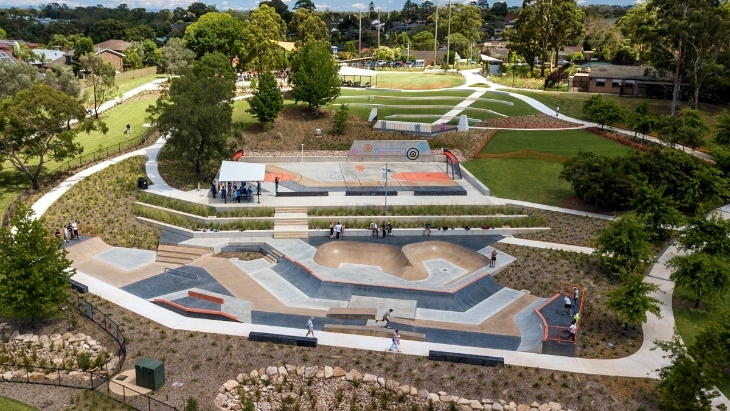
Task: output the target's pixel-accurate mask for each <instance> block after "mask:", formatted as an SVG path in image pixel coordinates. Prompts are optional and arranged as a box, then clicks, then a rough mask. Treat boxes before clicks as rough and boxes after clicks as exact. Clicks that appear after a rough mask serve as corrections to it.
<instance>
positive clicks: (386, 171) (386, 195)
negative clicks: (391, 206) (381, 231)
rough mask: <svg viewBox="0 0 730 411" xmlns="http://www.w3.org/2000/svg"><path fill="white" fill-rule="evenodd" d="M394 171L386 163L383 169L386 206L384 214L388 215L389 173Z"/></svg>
mask: <svg viewBox="0 0 730 411" xmlns="http://www.w3.org/2000/svg"><path fill="white" fill-rule="evenodd" d="M389 172H391V173H392V172H393V170H391V169H389V168H388V163H385V168H384V169H383V177H385V208H383V215H384V216H387V215H388V173H389Z"/></svg>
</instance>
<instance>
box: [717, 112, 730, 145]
mask: <svg viewBox="0 0 730 411" xmlns="http://www.w3.org/2000/svg"><path fill="white" fill-rule="evenodd" d="M715 128H716V129H717V134H715V142H716V143H717V144H720V145H722V146H726V147H727V146H730V113H728V112H727V110H723V111H722V113H720V115H719V116H717V125H716V126H715Z"/></svg>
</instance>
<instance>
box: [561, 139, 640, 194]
mask: <svg viewBox="0 0 730 411" xmlns="http://www.w3.org/2000/svg"><path fill="white" fill-rule="evenodd" d="M560 178H561V179H563V180H566V181H567V182H569V183H570V186H571V187H572V188H573V191H574V192H575V194H576V195H577V196H578V197H580V199H581V200H583V201H584V202H586V203H589V204H595V205H597V206H599V207H603V208H618V207H624V206H625V205H626V204H628V202H629V201H630V200H631V198H633V191H634V188H633V184H632V181H631V179H630V178H627V177H626V175H625V171H624V166H623V161H622V159H620V158H608V157H606V156H599V155H597V154H595V153H593V152H579V153H578V155H577V156H575V157H573V158H571V159H569V160H567V161H566V162H565V164H563V171H561V172H560Z"/></svg>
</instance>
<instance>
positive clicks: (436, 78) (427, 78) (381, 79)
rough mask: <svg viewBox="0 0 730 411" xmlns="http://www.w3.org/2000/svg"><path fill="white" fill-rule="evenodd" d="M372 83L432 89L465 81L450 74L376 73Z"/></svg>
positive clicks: (385, 85)
mask: <svg viewBox="0 0 730 411" xmlns="http://www.w3.org/2000/svg"><path fill="white" fill-rule="evenodd" d="M373 83H374V84H376V85H377V87H380V88H397V89H402V90H433V89H437V88H451V87H456V86H461V85H462V84H465V83H466V79H464V77H461V76H455V75H451V74H415V73H408V74H400V73H399V74H396V73H383V74H378V76H377V80H375V79H373Z"/></svg>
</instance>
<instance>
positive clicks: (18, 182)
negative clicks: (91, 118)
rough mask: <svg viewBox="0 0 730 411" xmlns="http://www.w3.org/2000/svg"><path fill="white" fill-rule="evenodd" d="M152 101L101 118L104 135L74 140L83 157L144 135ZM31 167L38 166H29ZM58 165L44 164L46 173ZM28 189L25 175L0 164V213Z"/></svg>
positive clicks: (124, 106)
mask: <svg viewBox="0 0 730 411" xmlns="http://www.w3.org/2000/svg"><path fill="white" fill-rule="evenodd" d="M154 101H155V100H154V99H144V100H138V101H132V102H128V103H124V104H122V105H120V106H117V107H115V108H113V109H111V110H109V111H107V112H106V114H104V115H103V117H101V118H102V119H103V120H104V122H105V123H106V125H107V127H109V131H108V132H107V134H106V135H104V134H102V133H101V132H100V131H94V132H91V133H89V134H86V133H80V134H78V135H77V137H76V141H78V142H79V143H81V145H82V146H83V147H84V154H88V153H91V152H94V151H96V150H99V149H101V148H106V147H110V146H112V145H115V144H118V143H121V142H123V141H127V140H129V139H132V138H137V137H140V136H141V135H142V133H144V132H145V131H146V130H147V128H146V127H143V126H142V124H144V123H146V122H147V120H145V117H146V116H147V113H146V112H145V110H146V109H147V107H148V106H149V105H150V104H152V103H154ZM127 124H129V125H130V126H132V133H131V134H129V135H127V134H124V130H126V127H127ZM31 164H37V161H36V162H32V163H31ZM59 164H60V163H57V162H55V161H49V162H47V163H45V165H44V167H45V170H46V171H49V170H53V169H55V168H56V167H58V166H59ZM29 186H30V180H29V179H28V177H26V176H25V174H22V173H21V172H19V171H17V170H16V169H15V168H13V167H12V166H11V165H10V162H7V161H6V162H5V163H3V164H2V169H1V170H0V210H4V209H5V208H6V207H7V206H8V204H10V203H11V202H12V201H13V199H14V198H15V196H17V195H18V194H19V193H20V192H21V191H23V190H25V189H26V188H28V187H29Z"/></svg>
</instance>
